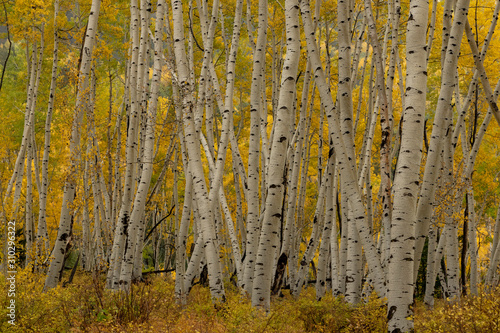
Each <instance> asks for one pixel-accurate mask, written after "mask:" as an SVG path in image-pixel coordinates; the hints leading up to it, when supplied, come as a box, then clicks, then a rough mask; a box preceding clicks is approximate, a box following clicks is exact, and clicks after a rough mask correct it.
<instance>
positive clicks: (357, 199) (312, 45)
mask: <svg viewBox="0 0 500 333" xmlns="http://www.w3.org/2000/svg"><path fill="white" fill-rule="evenodd" d="M300 10H301V13H302V21H303V26H304V32H305V35H306V41H307V49H308V57H309V59H310V61H311V63H312V68H313V69H314V76H315V80H316V84H317V87H318V90H319V92H320V97H321V102H322V103H323V105H324V107H325V111H326V114H327V119H328V127H329V132H330V139H331V141H332V143H333V145H334V146H335V148H336V155H337V158H338V162H339V173H340V175H341V180H342V186H345V187H344V188H346V191H347V195H348V196H349V200H350V202H351V207H352V209H353V211H352V214H353V218H354V220H355V221H356V227H357V229H358V232H359V233H360V240H361V243H362V245H363V248H364V250H365V255H366V257H367V262H368V267H369V269H370V271H371V273H372V276H373V280H374V287H375V291H376V292H377V293H378V294H379V296H381V297H384V296H385V274H384V272H383V270H382V266H381V264H380V255H379V254H378V252H377V247H376V245H375V242H374V241H373V237H372V233H371V231H370V228H369V226H368V225H367V219H366V215H365V209H364V206H363V202H362V199H361V193H360V190H359V187H358V186H357V177H356V175H355V174H354V170H355V166H354V163H355V161H353V160H349V159H348V157H347V156H348V155H347V153H346V150H347V149H346V146H345V144H344V142H343V140H342V135H341V133H342V132H341V130H340V128H339V124H338V123H337V122H336V121H335V116H334V110H335V104H334V102H333V99H332V96H331V92H330V88H329V86H328V85H327V83H326V78H325V75H324V72H323V68H322V65H321V61H320V58H319V53H318V49H317V44H316V40H315V37H314V30H313V28H312V27H313V25H312V20H311V16H310V8H309V4H308V2H307V1H305V0H302V1H301V2H300Z"/></svg>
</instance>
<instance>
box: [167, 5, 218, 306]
mask: <svg viewBox="0 0 500 333" xmlns="http://www.w3.org/2000/svg"><path fill="white" fill-rule="evenodd" d="M172 14H173V27H174V31H173V37H174V54H175V62H176V69H177V80H178V82H177V84H178V85H179V88H180V98H181V99H182V102H181V103H182V109H183V126H184V133H185V138H186V148H187V153H188V156H189V169H190V172H191V174H192V177H193V190H194V194H195V197H196V201H197V204H198V207H199V210H198V212H199V214H200V218H201V220H200V221H199V223H200V227H201V235H202V236H200V237H203V247H204V250H205V256H206V260H207V265H208V275H209V282H210V292H211V295H212V298H213V299H214V300H215V301H224V299H225V295H224V294H225V293H224V285H223V283H222V269H221V263H220V258H219V255H218V252H219V251H218V244H217V237H216V234H215V225H214V213H213V207H212V205H211V201H210V198H209V194H208V190H207V185H206V183H205V179H204V171H203V165H202V161H201V151H200V145H199V142H200V141H199V132H197V129H196V127H195V123H194V113H193V108H194V101H193V97H192V86H191V84H190V82H189V71H188V66H187V55H186V49H185V45H184V24H183V8H182V2H181V1H178V0H172Z"/></svg>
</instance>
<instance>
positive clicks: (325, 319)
mask: <svg viewBox="0 0 500 333" xmlns="http://www.w3.org/2000/svg"><path fill="white" fill-rule="evenodd" d="M0 278H1V288H2V292H1V293H0V304H1V305H2V306H1V309H0V312H1V313H0V318H2V319H1V320H0V331H1V332H7V331H8V332H12V333H16V332H40V333H42V332H384V331H386V330H387V323H386V312H387V309H386V305H385V304H384V300H381V299H379V298H376V297H368V299H365V301H364V302H361V303H360V304H358V305H357V306H352V305H349V304H348V303H347V302H345V301H344V299H343V298H342V297H337V298H335V297H333V296H331V294H327V296H325V297H323V298H322V299H321V300H320V301H317V300H316V295H315V292H314V288H313V287H310V288H307V289H305V290H304V292H303V293H302V294H301V296H300V297H299V298H298V299H294V297H292V296H291V295H290V293H289V292H288V290H283V292H282V294H281V295H276V296H274V300H273V302H272V306H271V311H270V312H269V313H268V314H267V315H266V313H265V312H264V311H262V310H259V309H256V308H254V307H252V305H251V302H250V300H249V299H248V298H247V297H245V296H242V295H241V294H240V293H239V291H238V290H237V288H235V287H234V286H233V285H232V284H226V288H227V299H226V302H225V303H224V304H215V305H214V304H212V302H211V300H210V291H209V290H208V288H207V287H204V286H201V285H200V284H196V285H195V286H194V287H193V290H192V291H191V293H190V295H189V299H188V304H187V305H184V306H182V305H178V304H177V302H176V301H175V296H174V278H175V277H172V276H171V275H170V274H169V275H167V276H165V275H164V274H162V275H154V276H149V277H148V278H147V279H146V281H145V282H144V283H138V284H136V285H134V286H133V287H132V288H131V292H130V294H126V293H122V292H119V291H110V290H105V288H104V284H105V275H104V274H100V275H99V274H89V273H85V272H77V273H76V275H75V277H74V280H73V281H72V283H71V284H68V285H66V287H62V285H59V286H58V287H57V288H54V289H52V290H50V291H49V292H47V293H42V288H41V286H42V285H43V281H44V276H43V275H40V274H33V273H31V272H29V271H27V270H23V271H22V272H19V273H18V275H17V278H18V280H17V281H18V286H19V287H18V289H17V306H18V309H19V312H18V313H19V314H20V316H19V318H17V320H16V326H11V325H9V324H8V323H7V320H6V318H7V316H6V311H7V310H6V304H7V298H6V295H7V292H6V286H7V284H6V281H5V278H4V277H0ZM63 280H64V279H63ZM414 309H415V316H414V321H415V331H416V332H467V333H469V332H500V290H496V291H494V292H492V293H488V294H486V293H483V292H480V293H479V296H476V297H462V298H461V300H460V301H459V302H456V303H454V304H450V303H448V302H446V301H445V300H437V301H436V303H435V306H434V309H429V308H427V307H426V306H425V305H423V304H422V303H421V302H420V301H417V302H416V304H415V306H414Z"/></svg>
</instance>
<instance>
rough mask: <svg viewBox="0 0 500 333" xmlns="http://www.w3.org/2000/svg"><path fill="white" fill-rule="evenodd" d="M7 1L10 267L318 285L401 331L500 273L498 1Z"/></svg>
mask: <svg viewBox="0 0 500 333" xmlns="http://www.w3.org/2000/svg"><path fill="white" fill-rule="evenodd" d="M2 7H3V8H2V9H3V11H2V10H0V12H3V13H0V16H1V18H0V20H1V24H0V44H1V45H0V63H1V64H0V65H1V66H2V74H1V77H0V110H1V115H2V122H1V123H0V129H1V130H0V141H1V142H2V144H1V145H2V149H1V150H0V160H1V163H0V197H1V203H2V204H1V207H0V208H1V209H0V221H1V224H0V231H1V235H0V237H1V238H0V239H2V241H1V244H2V251H1V252H2V253H1V254H0V258H1V266H0V268H1V271H2V273H3V274H4V275H5V276H7V274H8V272H9V271H13V270H14V269H13V268H12V266H10V262H9V251H11V250H12V248H13V247H15V253H16V265H15V266H16V269H17V270H18V271H21V270H22V269H24V270H27V271H29V274H41V275H42V276H43V279H44V283H43V285H42V286H40V288H41V289H43V292H44V293H48V292H50V291H51V290H52V289H54V288H57V287H58V286H59V285H61V284H63V285H64V286H66V285H68V284H70V283H71V282H72V280H73V277H74V276H75V274H79V273H78V272H89V273H92V274H94V275H95V276H102V278H103V279H105V282H104V283H105V289H107V290H109V292H113V293H116V294H120V295H127V294H130V293H131V292H132V286H134V285H137V284H141V283H144V280H145V278H146V276H150V275H157V276H163V277H165V278H167V277H168V278H172V280H173V281H174V282H173V283H174V285H175V287H173V289H174V298H175V302H177V303H178V304H181V305H186V304H188V303H189V302H190V298H189V295H190V292H191V291H192V289H193V286H195V285H196V284H202V285H206V286H208V288H209V291H210V296H211V300H212V302H213V303H214V305H215V306H216V307H217V306H223V304H224V303H225V302H226V301H227V293H228V290H227V289H228V286H231V285H232V286H233V287H234V288H236V289H237V290H238V292H239V293H240V294H241V296H242V297H246V298H248V299H249V300H250V302H251V305H252V306H253V307H254V308H257V309H261V310H263V311H264V312H265V313H269V312H270V310H271V307H272V302H273V300H274V299H275V298H276V296H279V295H283V293H284V292H287V293H288V292H289V293H290V295H292V296H293V297H294V298H296V299H299V297H301V293H302V294H303V293H304V292H305V289H307V288H308V287H309V288H311V287H313V288H314V290H315V297H316V299H317V301H320V300H321V299H323V298H324V297H327V296H328V295H331V296H332V297H339V298H340V299H342V300H343V302H346V303H347V304H351V305H357V304H362V303H364V302H368V300H369V299H372V298H374V297H375V298H377V299H380V300H381V304H383V305H384V306H385V307H384V309H386V310H385V311H386V325H387V326H386V329H387V331H388V332H412V331H414V321H413V318H414V307H415V304H416V302H417V301H418V302H423V303H424V304H425V305H426V306H428V307H430V308H432V307H433V306H434V303H435V300H437V299H444V302H447V303H449V304H450V305H453V304H457V303H458V302H460V300H461V298H463V297H469V295H472V296H474V295H476V296H477V295H478V294H479V293H481V292H482V291H484V292H485V293H486V294H488V293H489V292H493V291H494V290H495V288H496V287H497V286H498V285H499V281H500V242H499V240H500V110H499V108H498V105H497V99H498V95H499V93H500V75H499V74H498V73H500V61H499V59H500V53H497V52H500V51H499V48H497V46H498V47H500V28H498V27H497V21H498V14H499V11H500V1H493V0H487V1H477V0H474V1H471V0H439V1H438V0H432V1H431V0H390V1H370V0H331V1H327V0H253V1H250V0H231V1H222V0H182V1H181V0H171V1H168V0H167V1H165V0H118V1H111V0H52V1H42V0H30V1H26V0H6V1H4V2H3V3H2ZM497 55H498V57H497ZM10 225H15V226H16V227H15V239H16V240H15V246H12V245H13V244H12V243H9V239H10V238H9V237H10V236H9V231H12V230H9V226H10ZM11 238H12V237H11ZM9 244H10V245H9ZM103 281H104V280H103ZM233 287H231V288H233ZM499 329H500V328H499Z"/></svg>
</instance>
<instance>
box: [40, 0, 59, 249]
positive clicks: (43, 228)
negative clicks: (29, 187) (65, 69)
mask: <svg viewBox="0 0 500 333" xmlns="http://www.w3.org/2000/svg"><path fill="white" fill-rule="evenodd" d="M58 14H59V0H55V1H54V49H53V52H52V54H53V57H52V72H51V79H50V90H49V102H48V106H47V115H46V118H45V136H44V148H43V157H42V179H41V187H40V188H39V190H38V192H39V194H38V197H39V209H38V228H37V233H36V251H37V252H36V253H37V255H41V254H42V252H48V251H49V246H50V244H49V235H48V232H47V213H46V211H47V189H48V186H49V177H48V168H49V155H50V137H51V124H52V113H53V111H54V99H55V93H56V82H57V67H58V59H59V58H58V45H59V36H58V27H57V15H58ZM43 246H44V247H45V249H44V250H43V251H42V249H43Z"/></svg>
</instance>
